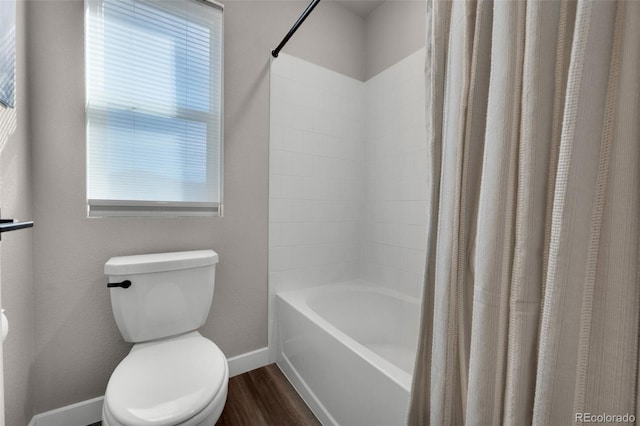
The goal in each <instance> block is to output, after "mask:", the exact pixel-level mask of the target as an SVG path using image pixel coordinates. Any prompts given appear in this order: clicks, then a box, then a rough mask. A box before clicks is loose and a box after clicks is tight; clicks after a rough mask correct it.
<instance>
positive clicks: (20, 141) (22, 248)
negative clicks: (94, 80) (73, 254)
mask: <svg viewBox="0 0 640 426" xmlns="http://www.w3.org/2000/svg"><path fill="white" fill-rule="evenodd" d="M16 6H17V19H16V24H17V26H16V31H17V34H16V36H17V40H16V55H17V58H16V62H17V63H16V84H17V87H16V104H15V109H6V108H4V107H2V106H0V146H1V148H0V149H1V152H0V170H1V172H0V182H2V190H1V195H0V207H2V216H3V217H12V218H20V219H29V218H31V216H32V208H31V177H30V175H31V164H30V156H31V153H30V143H29V114H28V92H27V90H28V87H27V72H26V58H27V55H26V51H25V36H26V33H27V30H26V27H25V25H26V24H27V22H26V19H25V13H24V9H25V8H24V6H25V5H24V2H23V1H22V0H19V1H18V2H17V5H16ZM31 237H32V230H22V231H18V232H10V233H8V234H2V257H1V262H0V269H1V273H0V278H1V280H2V307H3V308H4V309H6V310H7V317H8V318H9V327H10V331H9V337H8V338H7V341H6V342H5V344H4V345H3V352H4V354H3V361H4V386H5V401H4V402H5V421H6V424H7V425H26V424H27V423H28V422H29V420H30V419H31V415H32V408H33V403H32V400H33V398H32V390H33V381H32V372H31V367H32V363H33V356H34V320H33V318H34V300H33V288H34V287H33V273H32V246H31V242H32V240H31Z"/></svg>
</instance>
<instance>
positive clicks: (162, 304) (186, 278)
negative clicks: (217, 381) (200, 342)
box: [104, 250, 218, 342]
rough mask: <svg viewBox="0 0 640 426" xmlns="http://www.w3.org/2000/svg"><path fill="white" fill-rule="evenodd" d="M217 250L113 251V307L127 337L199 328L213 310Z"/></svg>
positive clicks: (157, 335) (138, 339) (108, 269)
mask: <svg viewBox="0 0 640 426" xmlns="http://www.w3.org/2000/svg"><path fill="white" fill-rule="evenodd" d="M217 263H218V254H217V253H216V252H214V251H213V250H197V251H182V252H174V253H156V254H142V255H135V256H119V257H112V258H111V259H109V261H108V262H107V263H106V264H105V265H104V273H105V275H108V277H109V283H121V282H123V281H126V280H128V281H130V282H131V285H130V286H129V287H128V288H123V287H110V288H109V291H110V294H111V308H112V309H113V316H114V317H115V320H116V324H117V325H118V328H119V329H120V333H122V336H123V337H124V339H125V340H126V341H127V342H145V341H148V340H154V339H160V338H163V337H169V336H174V335H177V334H181V333H186V332H188V331H193V330H196V329H198V328H200V327H201V326H202V325H203V324H204V323H205V321H206V320H207V316H208V315H209V309H210V308H211V300H212V298H213V288H214V284H215V271H216V264H217Z"/></svg>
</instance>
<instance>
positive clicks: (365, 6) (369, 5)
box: [336, 0, 384, 18]
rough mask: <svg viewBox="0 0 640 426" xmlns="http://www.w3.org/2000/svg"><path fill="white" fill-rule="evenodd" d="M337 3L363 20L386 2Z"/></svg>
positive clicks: (357, 0) (355, 0) (339, 0)
mask: <svg viewBox="0 0 640 426" xmlns="http://www.w3.org/2000/svg"><path fill="white" fill-rule="evenodd" d="M336 3H339V4H341V5H342V6H344V7H346V8H347V9H349V10H350V11H352V12H353V13H355V14H356V15H358V16H360V17H362V18H366V17H367V16H369V14H370V13H371V12H373V10H374V9H375V8H377V7H378V6H380V5H381V4H382V3H384V0H336Z"/></svg>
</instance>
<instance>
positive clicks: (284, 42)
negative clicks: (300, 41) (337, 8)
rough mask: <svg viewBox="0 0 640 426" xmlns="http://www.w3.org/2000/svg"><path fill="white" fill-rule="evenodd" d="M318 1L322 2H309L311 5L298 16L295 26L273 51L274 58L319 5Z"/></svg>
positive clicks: (316, 0)
mask: <svg viewBox="0 0 640 426" xmlns="http://www.w3.org/2000/svg"><path fill="white" fill-rule="evenodd" d="M318 3H320V0H312V1H311V3H309V6H307V8H306V9H305V10H304V12H302V15H300V17H299V18H298V20H297V21H296V23H295V24H293V27H291V29H290V30H289V32H288V33H287V35H286V36H284V38H283V39H282V41H281V42H280V44H279V45H278V47H276V48H275V49H274V50H272V51H271V55H273V57H274V58H277V57H278V54H279V53H280V50H282V48H283V47H284V45H285V44H287V42H288V41H289V39H290V38H291V36H293V34H294V33H295V32H296V31H297V30H298V27H300V25H302V23H303V22H304V20H305V19H307V16H309V14H310V13H311V12H312V11H313V9H314V8H315V7H316V6H317V5H318Z"/></svg>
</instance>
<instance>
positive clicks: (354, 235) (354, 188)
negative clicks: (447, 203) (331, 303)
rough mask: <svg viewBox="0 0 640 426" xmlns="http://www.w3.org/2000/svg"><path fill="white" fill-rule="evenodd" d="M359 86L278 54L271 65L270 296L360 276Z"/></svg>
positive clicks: (360, 141) (336, 74) (360, 175)
mask: <svg viewBox="0 0 640 426" xmlns="http://www.w3.org/2000/svg"><path fill="white" fill-rule="evenodd" d="M362 90H363V83H362V82H361V81H359V80H356V79H353V78H349V77H346V76H344V75H342V74H339V73H336V72H333V71H330V70H327V69H325V68H322V67H320V66H318V65H314V64H311V63H309V62H306V61H303V60H300V59H297V58H295V57H293V56H289V55H285V54H282V55H280V57H279V58H278V59H276V60H274V62H273V64H272V67H271V141H270V144H271V145H270V166H269V170H270V172H269V286H270V291H271V293H272V294H273V293H275V292H277V291H282V290H288V289H292V288H301V287H308V286H315V285H319V284H325V283H332V282H340V281H345V280H349V279H354V278H357V277H358V276H359V274H360V253H361V245H360V241H361V238H360V217H361V204H362V193H363V184H362V129H363V110H362V96H363V95H362V93H363V92H362Z"/></svg>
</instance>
